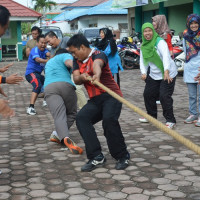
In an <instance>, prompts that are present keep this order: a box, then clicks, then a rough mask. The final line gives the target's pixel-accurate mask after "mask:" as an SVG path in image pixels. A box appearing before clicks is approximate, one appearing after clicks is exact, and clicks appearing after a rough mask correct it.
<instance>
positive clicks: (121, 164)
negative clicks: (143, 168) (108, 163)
mask: <svg viewBox="0 0 200 200" xmlns="http://www.w3.org/2000/svg"><path fill="white" fill-rule="evenodd" d="M129 160H130V154H129V153H127V154H126V156H125V157H123V158H120V159H119V160H118V161H117V163H116V165H115V169H116V170H123V169H126V168H127V167H128V163H129Z"/></svg>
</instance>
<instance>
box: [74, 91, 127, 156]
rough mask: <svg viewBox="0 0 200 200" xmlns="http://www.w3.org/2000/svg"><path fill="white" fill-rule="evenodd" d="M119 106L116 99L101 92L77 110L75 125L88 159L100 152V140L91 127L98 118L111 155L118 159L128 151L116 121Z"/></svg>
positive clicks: (119, 111) (119, 109)
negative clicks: (83, 143)
mask: <svg viewBox="0 0 200 200" xmlns="http://www.w3.org/2000/svg"><path fill="white" fill-rule="evenodd" d="M121 108H122V104H121V103H120V102H119V101H118V100H116V99H114V98H113V97H111V96H110V95H109V94H107V93H103V94H101V95H99V96H96V97H94V98H92V99H90V100H89V101H88V103H87V104H86V105H85V106H84V107H83V108H82V109H81V110H80V111H79V112H78V115H77V118H76V125H77V128H78V130H79V132H80V134H81V136H82V138H83V140H84V142H85V147H86V153H87V157H88V159H93V158H94V157H95V156H97V155H99V154H100V153H101V146H100V142H99V140H98V138H97V134H96V132H95V129H94V127H93V125H94V124H95V123H97V122H99V121H100V120H102V124H103V129H104V136H105V137H106V140H107V144H108V148H109V151H110V154H111V155H112V157H113V158H115V159H116V160H118V159H120V158H122V157H123V156H125V155H126V154H127V153H128V152H127V149H126V144H125V142H124V137H123V135H122V131H121V127H120V125H119V122H118V118H119V116H120V113H121Z"/></svg>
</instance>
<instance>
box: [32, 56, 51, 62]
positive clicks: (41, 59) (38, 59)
mask: <svg viewBox="0 0 200 200" xmlns="http://www.w3.org/2000/svg"><path fill="white" fill-rule="evenodd" d="M48 60H49V59H43V58H39V57H36V58H35V61H36V62H38V63H47V61H48Z"/></svg>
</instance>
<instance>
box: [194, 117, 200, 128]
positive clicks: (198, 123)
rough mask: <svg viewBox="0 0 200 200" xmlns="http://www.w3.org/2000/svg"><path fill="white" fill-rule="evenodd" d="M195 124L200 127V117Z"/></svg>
mask: <svg viewBox="0 0 200 200" xmlns="http://www.w3.org/2000/svg"><path fill="white" fill-rule="evenodd" d="M194 125H195V126H197V127H200V117H199V118H198V120H197V122H196V123H195V124H194Z"/></svg>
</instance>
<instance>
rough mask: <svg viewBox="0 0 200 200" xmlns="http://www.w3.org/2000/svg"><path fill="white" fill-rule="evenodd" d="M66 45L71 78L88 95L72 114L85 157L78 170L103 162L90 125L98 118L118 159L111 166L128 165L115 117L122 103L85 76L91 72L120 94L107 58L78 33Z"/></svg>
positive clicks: (88, 169) (117, 167)
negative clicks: (84, 149) (70, 54)
mask: <svg viewBox="0 0 200 200" xmlns="http://www.w3.org/2000/svg"><path fill="white" fill-rule="evenodd" d="M67 46H68V50H69V51H70V52H71V53H72V55H73V56H74V63H73V78H74V82H75V84H77V85H81V84H84V86H85V88H86V90H87V92H88V95H89V97H90V100H89V101H88V103H87V104H86V105H85V106H84V107H83V108H82V109H81V110H80V111H79V112H78V115H77V118H76V125H77V128H78V130H79V132H80V134H81V136H82V138H83V140H84V142H85V147H86V153H87V158H88V159H89V161H88V162H87V163H86V164H85V165H84V166H82V168H81V171H87V172H88V171H92V170H93V169H95V168H96V167H98V166H99V165H103V164H104V163H105V162H106V158H105V157H104V155H103V154H102V150H101V146H100V142H99V140H98V138H97V134H96V132H95V129H94V127H93V125H94V124H95V123H97V122H99V121H101V120H102V124H103V129H104V135H105V137H106V140H107V144H108V148H109V151H110V154H111V155H112V157H113V158H115V159H116V160H117V161H118V162H117V164H116V166H115V169H117V170H122V169H125V168H126V167H128V162H129V159H130V155H129V153H128V151H127V147H126V144H125V142H124V137H123V135H122V131H121V128H120V124H119V121H118V118H119V116H120V113H121V108H122V104H121V103H120V102H119V101H118V100H116V99H114V98H113V97H112V96H110V95H109V94H108V93H106V92H105V91H104V90H102V89H100V88H99V87H98V86H96V85H93V84H92V83H91V82H90V81H88V79H87V77H88V76H91V77H92V80H97V81H99V82H101V83H102V84H104V85H105V86H106V87H108V88H109V89H111V90H112V91H114V92H116V93H117V94H119V95H120V96H122V93H121V91H120V89H119V87H118V85H117V83H116V82H115V81H114V79H113V77H112V74H111V71H110V68H109V65H108V59H107V57H106V55H105V54H104V53H103V52H101V51H98V50H95V49H91V48H90V46H89V42H88V41H87V39H86V38H85V36H83V35H82V34H76V35H74V36H73V37H71V38H70V39H69V41H68V43H67Z"/></svg>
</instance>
